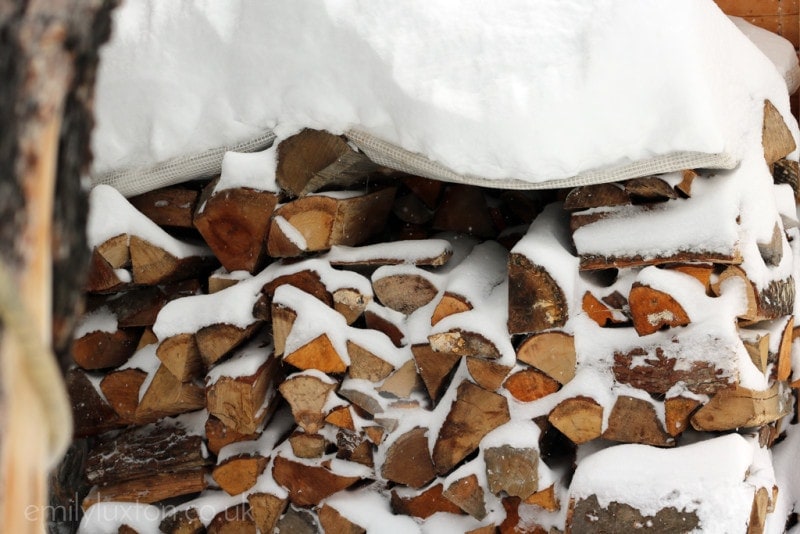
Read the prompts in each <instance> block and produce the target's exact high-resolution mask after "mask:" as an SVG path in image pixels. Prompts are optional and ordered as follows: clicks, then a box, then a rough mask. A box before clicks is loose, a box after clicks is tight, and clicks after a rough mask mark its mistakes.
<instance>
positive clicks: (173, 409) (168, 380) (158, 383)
mask: <svg viewBox="0 0 800 534" xmlns="http://www.w3.org/2000/svg"><path fill="white" fill-rule="evenodd" d="M205 405H206V396H205V391H204V390H203V387H202V386H200V385H197V384H194V383H192V382H180V381H179V380H178V379H177V378H175V377H174V376H173V374H172V373H170V372H169V370H168V369H167V368H166V367H165V366H164V365H163V364H162V365H159V366H158V369H157V370H156V372H155V376H154V377H153V379H152V381H151V382H150V386H149V387H148V388H147V390H146V391H145V392H144V395H142V397H141V401H139V406H138V407H137V408H136V420H137V421H139V422H142V423H145V422H151V421H156V420H158V419H161V418H162V417H166V416H168V415H177V414H181V413H186V412H191V411H194V410H199V409H200V408H204V407H205Z"/></svg>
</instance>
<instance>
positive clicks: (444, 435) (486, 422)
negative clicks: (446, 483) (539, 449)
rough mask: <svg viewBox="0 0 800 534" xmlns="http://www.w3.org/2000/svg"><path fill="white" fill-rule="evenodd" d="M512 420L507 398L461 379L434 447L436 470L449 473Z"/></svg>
mask: <svg viewBox="0 0 800 534" xmlns="http://www.w3.org/2000/svg"><path fill="white" fill-rule="evenodd" d="M509 420H510V415H509V412H508V403H507V401H506V399H505V397H503V396H502V395H499V394H497V393H493V392H491V391H486V390H485V389H483V388H481V387H480V386H476V385H475V384H473V383H472V382H469V381H467V380H465V381H463V382H461V384H459V386H458V390H457V393H456V399H455V401H453V404H452V405H451V407H450V412H449V413H448V414H447V417H446V419H445V421H444V424H443V425H442V428H441V430H439V435H438V436H437V438H436V444H435V445H434V447H433V463H434V465H435V466H436V472H437V473H438V474H440V475H445V474H447V473H449V472H450V471H451V470H452V469H453V468H454V467H455V466H456V465H457V464H458V463H459V462H460V461H461V460H463V459H464V458H466V457H467V455H469V454H470V453H471V452H472V451H474V450H475V449H476V448H477V447H478V444H479V443H480V441H481V440H482V439H483V437H484V436H485V435H486V434H488V433H489V432H491V431H492V430H494V429H495V428H497V427H498V426H500V425H502V424H504V423H507V422H508V421H509Z"/></svg>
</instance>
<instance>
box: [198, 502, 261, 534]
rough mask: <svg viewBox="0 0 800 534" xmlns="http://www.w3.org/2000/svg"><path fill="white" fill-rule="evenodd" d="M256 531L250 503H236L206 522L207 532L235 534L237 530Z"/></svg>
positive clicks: (209, 533) (210, 533) (211, 533)
mask: <svg viewBox="0 0 800 534" xmlns="http://www.w3.org/2000/svg"><path fill="white" fill-rule="evenodd" d="M255 531H256V524H255V521H254V520H253V515H252V514H251V513H250V505H249V504H247V503H242V504H237V505H236V506H231V507H230V508H226V509H225V510H222V511H221V512H219V513H218V514H217V515H215V516H214V518H213V519H212V520H211V521H210V522H209V523H208V527H206V532H207V534H236V533H238V532H247V533H252V532H255Z"/></svg>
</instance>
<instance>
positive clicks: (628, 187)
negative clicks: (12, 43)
mask: <svg viewBox="0 0 800 534" xmlns="http://www.w3.org/2000/svg"><path fill="white" fill-rule="evenodd" d="M623 187H624V188H625V192H626V193H628V195H630V197H631V200H632V201H633V203H635V204H636V203H649V202H665V201H667V200H673V199H675V198H678V195H677V194H676V193H675V190H674V189H673V188H672V187H671V186H670V185H669V184H668V183H667V182H665V181H664V180H662V179H661V178H659V177H657V176H646V177H642V178H631V179H630V180H625V182H623Z"/></svg>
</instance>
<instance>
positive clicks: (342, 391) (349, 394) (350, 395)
mask: <svg viewBox="0 0 800 534" xmlns="http://www.w3.org/2000/svg"><path fill="white" fill-rule="evenodd" d="M378 395H379V394H378V393H377V392H374V393H373V392H370V391H361V390H359V389H350V388H346V387H342V388H339V396H340V397H342V398H344V399H347V400H349V401H350V402H351V403H352V404H353V406H354V407H355V408H359V409H361V410H363V411H365V412H366V413H368V414H369V415H372V416H374V415H377V414H379V413H383V406H381V402H380V401H379V400H378ZM399 402H402V400H401V401H399ZM408 402H409V403H413V404H415V405H416V403H415V401H413V400H409V401H408Z"/></svg>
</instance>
